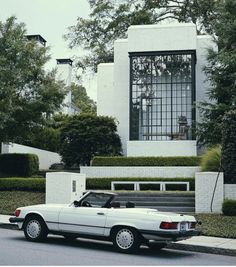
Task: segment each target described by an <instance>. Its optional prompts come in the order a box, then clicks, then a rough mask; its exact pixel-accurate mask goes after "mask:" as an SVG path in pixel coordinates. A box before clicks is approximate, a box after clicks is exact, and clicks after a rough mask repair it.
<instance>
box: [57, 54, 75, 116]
mask: <svg viewBox="0 0 236 267" xmlns="http://www.w3.org/2000/svg"><path fill="white" fill-rule="evenodd" d="M72 63H73V61H72V60H71V59H69V58H63V59H57V79H58V80H61V81H63V82H64V83H65V85H66V87H67V89H68V93H67V94H66V96H65V99H64V101H63V105H65V107H63V113H66V114H71V106H72V99H71V75H72Z"/></svg>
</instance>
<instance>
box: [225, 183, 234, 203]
mask: <svg viewBox="0 0 236 267" xmlns="http://www.w3.org/2000/svg"><path fill="white" fill-rule="evenodd" d="M224 191H225V194H224V198H228V199H233V200H236V184H225V185H224Z"/></svg>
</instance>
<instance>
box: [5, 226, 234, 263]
mask: <svg viewBox="0 0 236 267" xmlns="http://www.w3.org/2000/svg"><path fill="white" fill-rule="evenodd" d="M0 265H58V266H60V265H143V266H147V265H182V266H183V265H221V266H222V265H236V257H230V256H221V255H213V254H205V253H196V252H188V251H177V250H170V249H163V250H161V251H159V252H155V251H151V250H149V249H148V248H146V247H142V248H141V249H140V251H139V253H137V254H135V255H128V254H121V253H118V252H116V251H115V250H114V248H113V246H112V245H111V244H110V243H108V242H97V241H92V242H91V241H88V240H85V239H77V240H75V241H73V242H67V241H65V240H64V238H63V237H59V236H53V235H51V236H50V235H49V237H48V239H47V241H46V242H45V243H32V242H29V241H27V240H26V239H25V238H24V235H23V232H22V231H16V230H8V229H0Z"/></svg>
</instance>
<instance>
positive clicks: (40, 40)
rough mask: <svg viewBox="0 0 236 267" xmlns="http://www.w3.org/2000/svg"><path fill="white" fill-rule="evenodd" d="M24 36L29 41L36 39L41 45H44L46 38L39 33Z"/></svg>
mask: <svg viewBox="0 0 236 267" xmlns="http://www.w3.org/2000/svg"><path fill="white" fill-rule="evenodd" d="M26 38H27V39H28V40H29V41H31V40H33V41H36V42H37V43H38V44H39V45H41V46H44V47H45V46H46V42H47V41H46V40H45V39H44V38H43V37H42V36H41V35H40V34H33V35H26Z"/></svg>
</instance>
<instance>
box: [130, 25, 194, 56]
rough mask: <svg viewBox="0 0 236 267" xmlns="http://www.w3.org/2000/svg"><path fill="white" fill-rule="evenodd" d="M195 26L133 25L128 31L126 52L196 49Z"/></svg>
mask: <svg viewBox="0 0 236 267" xmlns="http://www.w3.org/2000/svg"><path fill="white" fill-rule="evenodd" d="M196 35H197V33H196V26H195V25H194V24H192V23H173V24H167V25H137V26H136V25H135V26H131V27H129V29H128V39H129V44H128V51H129V52H144V51H148V52H150V51H168V50H172V51H173V50H189V49H196Z"/></svg>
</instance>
